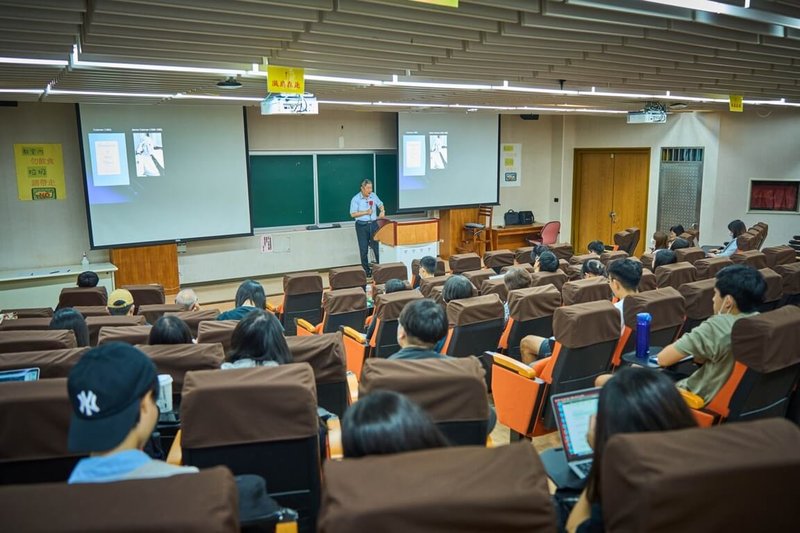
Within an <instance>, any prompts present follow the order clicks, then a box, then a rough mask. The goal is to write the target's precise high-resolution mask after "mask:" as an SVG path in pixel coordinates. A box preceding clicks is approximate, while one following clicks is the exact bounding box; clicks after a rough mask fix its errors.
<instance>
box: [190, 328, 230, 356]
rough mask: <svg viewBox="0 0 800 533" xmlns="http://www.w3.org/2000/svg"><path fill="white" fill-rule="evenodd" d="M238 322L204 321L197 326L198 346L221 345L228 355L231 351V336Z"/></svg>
mask: <svg viewBox="0 0 800 533" xmlns="http://www.w3.org/2000/svg"><path fill="white" fill-rule="evenodd" d="M238 323H239V321H238V320H204V321H203V322H200V323H199V324H198V326H197V344H202V343H205V344H213V343H217V342H218V343H220V344H221V345H222V348H223V350H224V352H225V354H226V355H227V354H228V352H230V350H231V336H232V335H233V330H234V329H236V325H237V324H238Z"/></svg>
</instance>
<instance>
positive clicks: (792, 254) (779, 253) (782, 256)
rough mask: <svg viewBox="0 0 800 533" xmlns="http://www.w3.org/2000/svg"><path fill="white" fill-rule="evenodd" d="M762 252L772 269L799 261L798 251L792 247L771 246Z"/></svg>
mask: <svg viewBox="0 0 800 533" xmlns="http://www.w3.org/2000/svg"><path fill="white" fill-rule="evenodd" d="M761 252H762V253H763V254H764V255H765V256H766V258H767V266H768V267H770V268H774V267H775V266H777V265H784V264H787V263H794V262H795V261H797V251H796V250H795V249H794V248H792V247H791V246H786V245H783V246H769V247H767V248H762V249H761Z"/></svg>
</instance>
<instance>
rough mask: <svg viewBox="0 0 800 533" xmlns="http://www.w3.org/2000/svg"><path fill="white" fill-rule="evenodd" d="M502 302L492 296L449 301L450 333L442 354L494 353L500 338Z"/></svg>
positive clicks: (477, 354)
mask: <svg viewBox="0 0 800 533" xmlns="http://www.w3.org/2000/svg"><path fill="white" fill-rule="evenodd" d="M504 315H505V313H504V311H503V302H501V301H500V298H499V297H498V296H497V295H496V294H488V295H485V296H474V297H472V298H464V299H461V300H453V301H451V302H449V303H448V304H447V320H448V321H449V322H450V331H449V332H448V334H447V339H446V340H445V342H444V346H443V347H442V353H445V354H447V355H450V356H453V357H464V356H467V355H475V356H479V355H481V354H483V352H485V351H487V350H492V351H494V350H496V349H497V347H498V345H499V343H500V336H501V335H502V334H503V326H504V324H503V318H504Z"/></svg>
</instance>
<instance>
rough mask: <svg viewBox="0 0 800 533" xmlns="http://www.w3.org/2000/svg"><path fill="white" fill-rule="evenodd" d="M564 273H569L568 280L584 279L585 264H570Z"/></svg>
mask: <svg viewBox="0 0 800 533" xmlns="http://www.w3.org/2000/svg"><path fill="white" fill-rule="evenodd" d="M564 273H565V274H566V275H567V281H577V280H579V279H583V265H569V266H567V269H566V270H564ZM562 289H563V287H562Z"/></svg>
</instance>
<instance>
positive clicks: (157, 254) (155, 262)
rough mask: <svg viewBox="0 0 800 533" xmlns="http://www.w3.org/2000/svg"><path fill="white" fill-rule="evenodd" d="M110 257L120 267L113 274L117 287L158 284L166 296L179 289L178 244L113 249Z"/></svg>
mask: <svg viewBox="0 0 800 533" xmlns="http://www.w3.org/2000/svg"><path fill="white" fill-rule="evenodd" d="M110 256H111V262H112V263H113V264H114V265H115V266H116V267H117V268H118V269H119V270H118V271H117V272H116V274H115V278H116V279H115V282H116V286H117V287H121V286H123V285H140V284H147V283H160V284H161V285H163V286H164V293H165V294H167V295H171V294H175V293H177V292H178V290H179V289H180V280H179V278H178V247H177V246H176V245H175V244H162V245H159V246H142V247H138V248H115V249H112V250H111V254H110Z"/></svg>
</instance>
